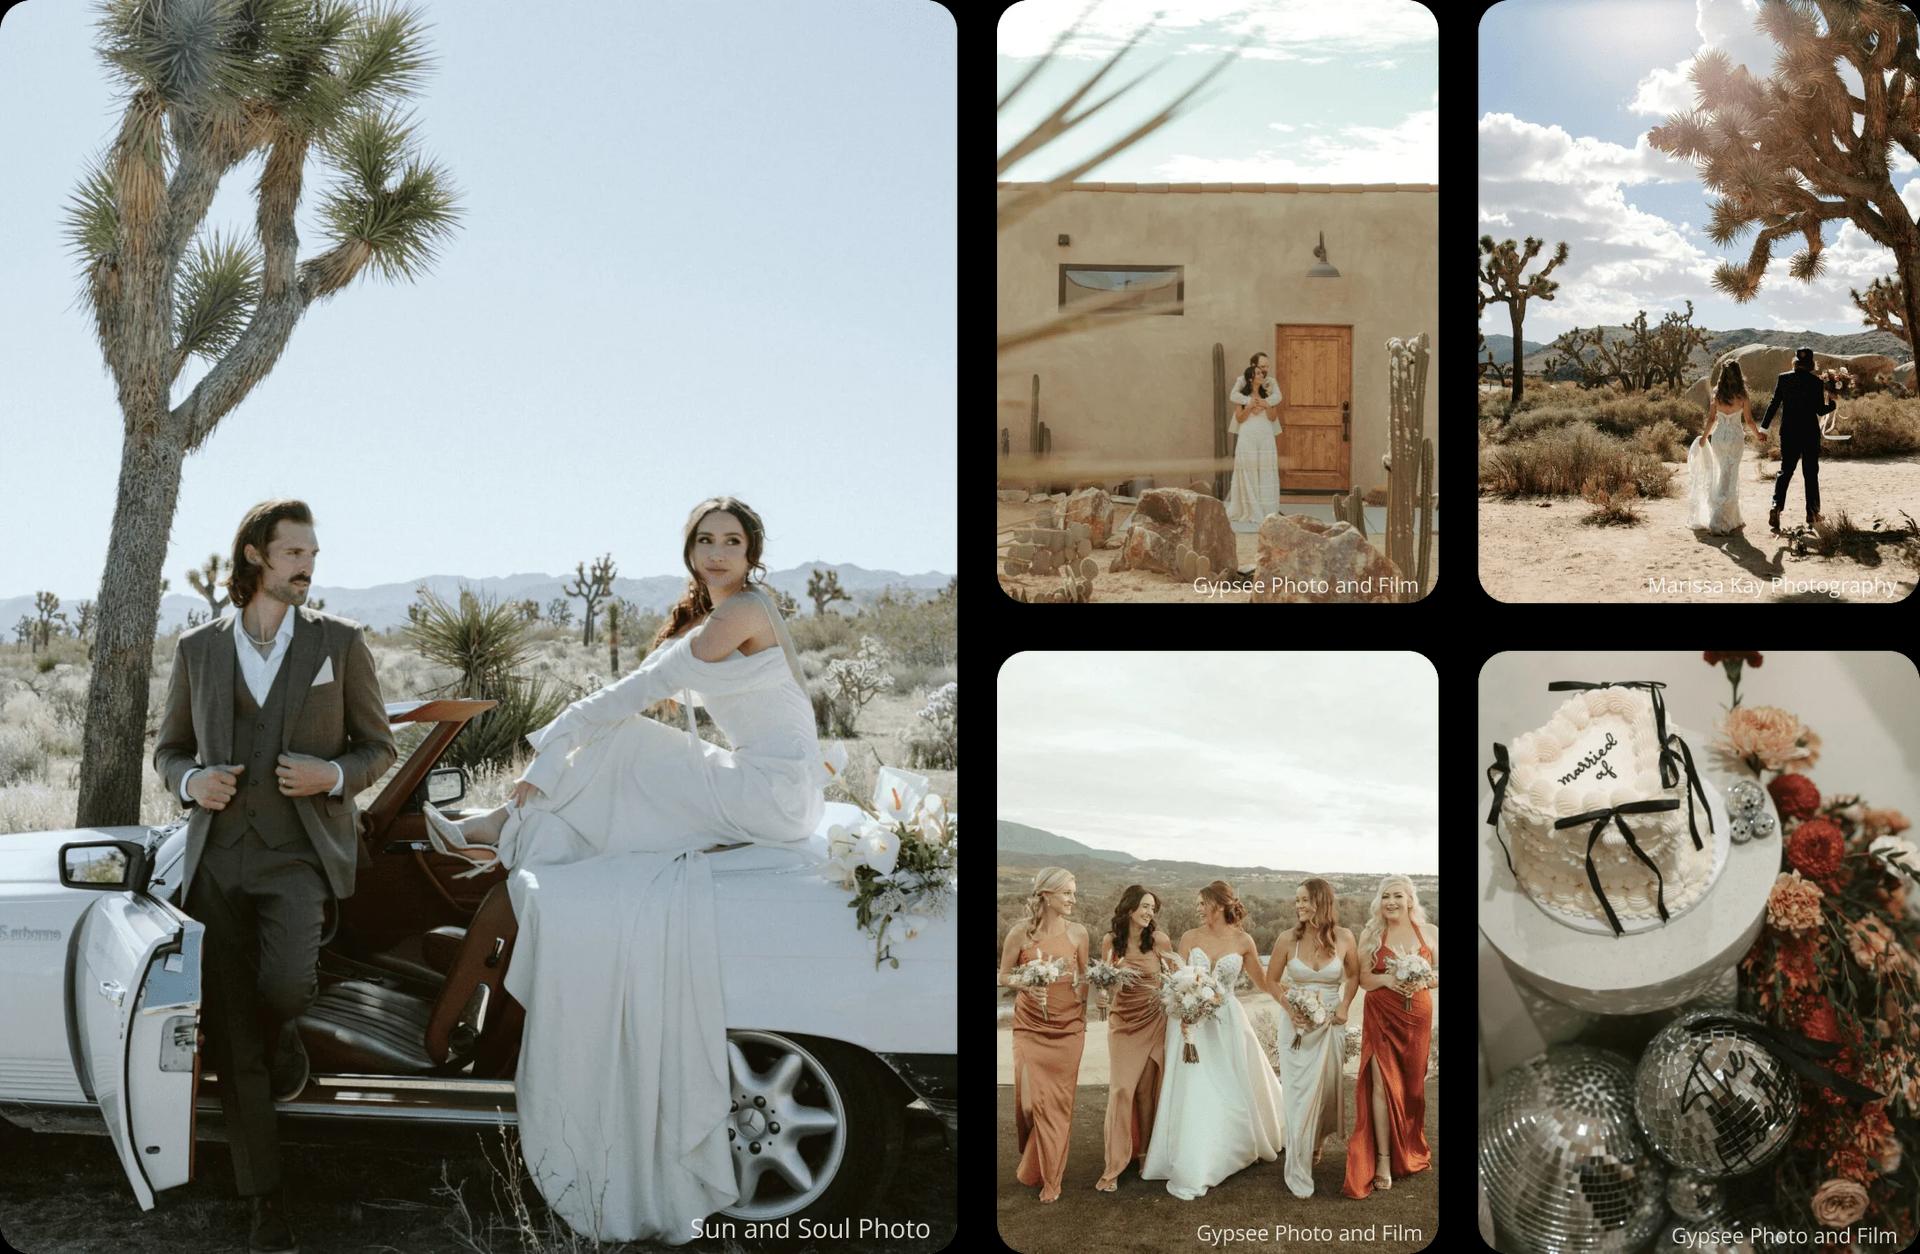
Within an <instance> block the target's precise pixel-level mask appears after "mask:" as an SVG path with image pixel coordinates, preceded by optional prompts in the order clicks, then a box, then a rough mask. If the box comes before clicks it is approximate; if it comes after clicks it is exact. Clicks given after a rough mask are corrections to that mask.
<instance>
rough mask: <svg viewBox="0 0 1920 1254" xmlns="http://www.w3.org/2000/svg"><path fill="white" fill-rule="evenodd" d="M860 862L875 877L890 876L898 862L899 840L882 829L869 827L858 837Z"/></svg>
mask: <svg viewBox="0 0 1920 1254" xmlns="http://www.w3.org/2000/svg"><path fill="white" fill-rule="evenodd" d="M859 858H860V862H861V863H862V864H863V865H865V866H870V867H872V868H873V870H874V873H875V874H877V875H892V874H893V868H894V865H895V864H896V863H898V862H899V860H900V838H899V837H898V836H896V835H895V834H894V833H892V832H890V831H888V830H887V829H886V828H884V827H879V826H870V827H868V828H867V830H866V831H864V832H862V833H861V836H860V849H859Z"/></svg>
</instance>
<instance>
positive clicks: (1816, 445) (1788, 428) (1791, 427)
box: [1760, 348, 1833, 531]
mask: <svg viewBox="0 0 1920 1254" xmlns="http://www.w3.org/2000/svg"><path fill="white" fill-rule="evenodd" d="M1781 409H1783V410H1785V411H1786V421H1784V422H1783V423H1781V425H1780V473H1779V474H1778V475H1776V476H1775V477H1774V480H1773V509H1772V511H1771V512H1769V513H1768V514H1767V526H1768V527H1770V528H1772V529H1773V530H1774V531H1778V530H1780V511H1781V510H1783V509H1785V508H1786V507H1787V484H1788V483H1789V482H1791V481H1792V479H1793V467H1794V464H1795V463H1799V464H1800V465H1801V466H1802V467H1803V468H1804V469H1805V471H1806V478H1807V526H1809V527H1812V528H1813V529H1814V530H1816V531H1818V530H1819V529H1820V526H1821V522H1820V415H1821V414H1830V413H1832V412H1833V397H1832V396H1831V395H1830V394H1829V393H1828V392H1827V389H1826V388H1825V387H1824V386H1823V385H1822V384H1821V381H1820V379H1819V378H1818V377H1817V376H1815V374H1814V373H1813V350H1812V349H1810V348H1796V349H1794V350H1793V369H1792V370H1791V371H1789V372H1788V373H1786V374H1783V375H1781V376H1780V377H1779V378H1778V379H1777V380H1775V381H1774V385H1773V400H1772V401H1771V402H1770V403H1769V404H1768V405H1767V416H1766V417H1764V418H1762V419H1761V420H1760V429H1761V430H1762V431H1765V430H1766V429H1767V427H1768V426H1769V425H1770V424H1771V423H1772V422H1773V414H1774V411H1775V410H1781Z"/></svg>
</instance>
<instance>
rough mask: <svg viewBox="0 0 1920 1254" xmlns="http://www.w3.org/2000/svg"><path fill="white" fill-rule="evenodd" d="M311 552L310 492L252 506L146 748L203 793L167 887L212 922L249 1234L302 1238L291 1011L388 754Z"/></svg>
mask: <svg viewBox="0 0 1920 1254" xmlns="http://www.w3.org/2000/svg"><path fill="white" fill-rule="evenodd" d="M319 551H320V550H319V548H318V547H317V546H316V543H315V540H314V534H313V516H312V514H311V513H310V512H309V511H308V509H307V507H306V505H304V504H303V503H301V502H299V501H286V500H282V501H263V502H261V503H260V504H259V505H256V506H254V508H253V509H252V510H251V511H249V512H248V514H247V516H246V518H245V519H244V520H242V522H241V524H240V529H239V532H238V533H237V534H236V535H235V536H234V541H233V574H232V575H231V576H230V577H229V578H228V580H227V588H228V591H229V593H230V595H231V597H232V600H233V605H234V609H235V613H233V614H231V615H227V616H224V617H221V618H216V619H214V620H213V621H212V622H210V623H206V624H203V625H202V626H199V627H196V628H194V629H192V630H191V631H186V632H183V633H181V636H180V642H179V644H178V645H177V646H175V649H174V656H173V678H172V680H171V682H170V683H169V684H168V686H167V703H166V710H165V713H164V715H163V716H162V719H161V723H160V734H159V743H158V744H157V745H156V746H155V748H154V752H153V764H154V767H155V769H157V770H158V771H159V773H160V775H161V776H162V777H163V778H164V779H165V780H166V781H167V787H169V788H170V789H172V790H173V791H174V792H175V793H177V794H179V796H180V799H181V800H182V801H184V802H186V803H187V804H189V805H191V806H193V807H196V808H195V810H194V814H193V818H192V821H191V822H190V823H189V824H188V826H187V859H186V871H185V873H184V874H183V876H182V877H181V887H180V896H179V898H178V900H179V902H180V903H181V906H182V908H183V909H185V910H186V912H187V913H188V914H190V915H192V916H193V917H194V918H196V919H198V920H200V922H201V923H203V924H204V925H205V926H206V936H205V940H204V948H203V951H202V952H203V954H204V955H205V958H204V962H205V969H204V972H203V975H204V979H203V981H202V987H203V988H204V990H205V998H206V1000H205V1007H204V1015H203V1019H204V1021H205V1023H206V1024H207V1040H208V1049H209V1053H210V1054H211V1055H212V1062H213V1069H214V1070H215V1071H217V1072H218V1073H219V1077H220V1105H221V1109H222V1111H223V1112H224V1113H225V1115H226V1127H227V1140H228V1145H229V1147H230V1148H231V1151H232V1155H233V1172H234V1182H235V1185H236V1187H237V1189H238V1192H239V1193H240V1195H241V1196H242V1197H247V1198H250V1199H251V1204H252V1212H253V1213H252V1219H251V1229H250V1233H249V1248H250V1249H252V1250H258V1251H266V1250H292V1249H294V1248H295V1247H294V1242H293V1234H292V1230H291V1228H290V1227H289V1225H288V1223H287V1220H286V1215H285V1207H284V1204H283V1198H282V1193H281V1187H280V1186H281V1180H280V1143H279V1137H278V1135H277V1133H276V1131H275V1126H274V1105H273V1104H274V1102H275V1101H286V1100H290V1099H291V1098H293V1097H296V1096H298V1095H299V1093H300V1091H301V1090H302V1089H303V1088H304V1087H305V1086H306V1082H307V1055H306V1049H305V1047H304V1046H302V1045H301V1043H300V1035H299V1032H298V1031H297V1030H296V1027H295V1020H296V1019H297V1018H298V1016H299V1015H300V1014H301V1013H302V1012H303V1011H305V1010H306V1008H307V1007H308V1006H309V1005H311V1004H312V1002H313V999H314V997H315V995H316V994H317V993H318V968H319V952H320V945H321V942H322V940H323V939H324V938H323V937H322V936H321V927H322V923H323V920H324V919H325V916H326V911H327V906H328V902H329V898H331V899H333V900H334V902H335V903H337V902H338V900H339V899H342V898H346V897H350V896H352V895H353V879H354V870H355V868H356V866H357V865H358V858H359V852H360V842H359V833H358V822H357V817H356V811H355V809H354V804H353V798H354V794H356V793H358V792H359V791H360V790H361V789H363V788H366V787H367V786H368V785H370V784H372V783H373V782H374V781H375V780H377V779H379V778H380V776H381V775H383V774H385V773H386V770H387V768H388V767H389V766H391V765H392V764H393V760H394V756H395V749H394V743H393V734H392V732H391V731H389V730H388V727H387V719H386V711H385V708H384V706H383V704H382V702H381V698H380V684H379V681H378V679H377V678H376V677H375V673H374V664H373V654H372V652H371V651H370V650H369V649H368V648H367V642H366V639H365V637H364V636H363V634H362V631H361V628H360V626H359V624H357V623H352V622H348V621H347V620H345V619H342V618H334V617H332V616H331V615H327V614H321V613H318V612H316V611H314V610H309V609H307V608H305V602H306V599H307V593H308V591H309V589H310V588H311V586H312V583H313V564H314V559H315V557H316V556H317V555H318V553H319ZM336 910H337V904H336ZM270 1049H271V1058H269V1050H270Z"/></svg>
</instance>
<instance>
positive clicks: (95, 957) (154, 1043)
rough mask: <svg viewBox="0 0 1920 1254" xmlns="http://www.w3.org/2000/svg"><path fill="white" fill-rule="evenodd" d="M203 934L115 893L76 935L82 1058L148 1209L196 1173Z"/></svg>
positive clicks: (76, 1018)
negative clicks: (195, 1110)
mask: <svg viewBox="0 0 1920 1254" xmlns="http://www.w3.org/2000/svg"><path fill="white" fill-rule="evenodd" d="M203 931H204V929H203V928H202V926H201V925H200V924H199V923H197V922H195V921H194V920H193V919H190V918H188V917H187V916H186V915H185V914H182V913H181V912H180V911H179V910H177V909H175V908H174V907H173V905H172V904H171V903H169V902H165V901H161V900H159V899H157V898H154V897H151V896H148V895H147V894H145V893H133V892H117V893H106V894H103V895H102V896H101V897H100V899H99V900H97V901H95V902H94V903H93V904H92V905H90V906H88V907H87V909H86V912H85V913H84V914H82V915H81V917H80V926H79V930H78V935H77V936H76V938H75V954H74V961H73V986H72V987H71V988H70V989H69V990H68V1001H69V1007H70V1010H69V1013H70V1016H71V1022H72V1024H73V1035H74V1041H75V1045H76V1047H77V1049H78V1051H79V1057H78V1058H77V1059H76V1060H75V1061H76V1063H77V1064H78V1067H79V1071H80V1079H81V1082H82V1084H84V1085H85V1086H86V1089H87V1091H88V1092H89V1093H90V1094H91V1095H92V1097H93V1100H94V1102H95V1103H96V1104H97V1105H98V1106H99V1107H100V1114H101V1117H102V1118H104V1119H105V1120H106V1123H107V1132H108V1133H109V1134H110V1135H111V1136H112V1138H113V1145H114V1148H115V1149H116V1150H117V1151H119V1154H120V1165H121V1167H122V1168H124V1169H125V1171H126V1173H127V1181H128V1183H130V1184H132V1185H133V1192H134V1196H135V1197H137V1198H138V1199H139V1201H140V1209H142V1210H151V1209H153V1195H154V1194H155V1193H157V1192H159V1191H160V1190H162V1189H170V1188H173V1187H174V1186H175V1185H180V1184H185V1183H186V1182H187V1180H188V1179H190V1178H191V1177H192V1175H193V1104H194V1089H195V1087H196V1085H197V1083H198V1080H199V1074H200V1072H199V1049H198V1039H199V1037H198V1032H199V1022H200V941H201V935H202V933H203Z"/></svg>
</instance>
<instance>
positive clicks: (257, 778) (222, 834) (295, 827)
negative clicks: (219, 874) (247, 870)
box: [207, 624, 312, 849]
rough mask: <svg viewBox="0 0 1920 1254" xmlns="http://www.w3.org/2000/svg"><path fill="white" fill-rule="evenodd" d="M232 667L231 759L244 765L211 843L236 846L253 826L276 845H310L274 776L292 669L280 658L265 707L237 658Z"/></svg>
mask: <svg viewBox="0 0 1920 1254" xmlns="http://www.w3.org/2000/svg"><path fill="white" fill-rule="evenodd" d="M235 626H236V627H237V626H238V624H235ZM236 644H237V646H238V647H239V648H241V649H251V648H252V647H253V646H252V645H250V644H248V643H247V642H246V641H245V640H240V641H237V642H236ZM289 652H291V650H289ZM233 668H234V675H233V761H234V763H235V764H236V765H239V766H244V767H246V768H247V769H246V770H245V771H242V772H241V773H240V778H239V781H238V783H237V785H236V788H237V791H236V792H235V793H234V794H233V800H232V801H229V802H228V803H227V808H226V809H224V810H216V811H214V814H213V823H212V825H211V827H210V828H209V830H208V832H207V840H208V841H209V842H210V843H212V844H215V845H233V844H238V843H239V841H240V838H241V837H242V836H244V835H245V834H246V832H247V829H248V828H252V829H253V831H254V832H255V833H256V834H258V836H259V837H260V839H261V840H262V841H264V842H265V843H266V844H267V845H269V846H270V847H272V848H274V849H287V848H291V847H293V846H295V845H307V846H309V847H311V846H312V841H311V839H310V838H309V837H308V836H307V829H306V828H305V826H303V825H302V824H301V822H300V814H299V812H298V811H297V810H295V809H294V806H293V798H292V797H289V796H287V795H285V794H284V793H282V792H281V791H280V780H279V777H278V776H276V775H275V774H274V769H275V768H276V767H278V766H279V765H280V745H281V743H282V740H281V732H282V730H283V729H284V728H285V726H286V713H287V672H288V671H291V670H292V669H293V667H292V666H291V665H290V664H289V659H287V658H285V657H283V658H281V659H280V670H279V673H278V674H276V675H275V676H274V677H273V686H272V687H271V688H269V689H267V703H266V705H264V706H262V705H259V704H257V703H256V702H255V701H254V699H253V689H251V688H249V687H247V677H246V674H245V673H244V672H243V671H241V669H240V662H239V659H238V658H237V657H236V658H235V659H234V664H233Z"/></svg>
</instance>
